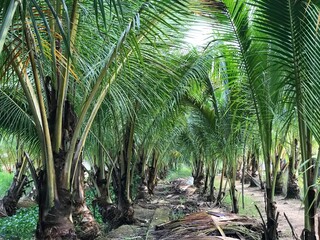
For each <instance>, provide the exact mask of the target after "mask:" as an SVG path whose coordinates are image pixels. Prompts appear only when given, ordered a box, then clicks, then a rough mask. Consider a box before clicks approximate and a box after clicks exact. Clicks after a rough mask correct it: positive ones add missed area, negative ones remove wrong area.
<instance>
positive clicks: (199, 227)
mask: <svg viewBox="0 0 320 240" xmlns="http://www.w3.org/2000/svg"><path fill="white" fill-rule="evenodd" d="M261 231H262V229H261V226H260V224H259V222H258V221H257V220H255V219H251V218H249V217H246V216H239V215H236V214H231V213H221V212H214V211H208V212H197V213H193V214H190V215H188V216H186V217H184V218H183V219H179V220H175V221H171V222H168V223H164V224H161V225H158V226H156V227H155V231H154V232H153V235H154V236H155V238H156V239H247V240H250V239H252V240H254V239H260V238H261Z"/></svg>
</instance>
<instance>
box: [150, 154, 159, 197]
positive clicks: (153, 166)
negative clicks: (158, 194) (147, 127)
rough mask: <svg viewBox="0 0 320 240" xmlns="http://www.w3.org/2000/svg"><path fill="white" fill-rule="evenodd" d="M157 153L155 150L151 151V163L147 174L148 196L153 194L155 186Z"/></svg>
mask: <svg viewBox="0 0 320 240" xmlns="http://www.w3.org/2000/svg"><path fill="white" fill-rule="evenodd" d="M158 157H159V156H158V153H157V152H156V150H153V154H152V163H151V166H149V174H148V182H147V186H148V192H149V194H153V193H154V188H155V186H156V185H157V166H158Z"/></svg>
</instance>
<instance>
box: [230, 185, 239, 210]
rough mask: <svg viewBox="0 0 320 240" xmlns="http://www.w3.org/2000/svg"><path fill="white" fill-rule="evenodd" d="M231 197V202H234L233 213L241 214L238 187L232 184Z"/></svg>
mask: <svg viewBox="0 0 320 240" xmlns="http://www.w3.org/2000/svg"><path fill="white" fill-rule="evenodd" d="M230 196H231V202H232V213H236V214H237V213H239V203H238V198H237V196H236V186H235V185H234V184H232V186H230Z"/></svg>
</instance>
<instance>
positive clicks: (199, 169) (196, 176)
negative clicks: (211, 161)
mask: <svg viewBox="0 0 320 240" xmlns="http://www.w3.org/2000/svg"><path fill="white" fill-rule="evenodd" d="M192 175H193V185H194V186H195V187H197V188H200V187H201V185H202V184H203V182H202V180H203V178H204V174H203V161H202V159H201V157H200V158H199V159H198V160H197V161H196V166H195V169H194V172H193V174H192Z"/></svg>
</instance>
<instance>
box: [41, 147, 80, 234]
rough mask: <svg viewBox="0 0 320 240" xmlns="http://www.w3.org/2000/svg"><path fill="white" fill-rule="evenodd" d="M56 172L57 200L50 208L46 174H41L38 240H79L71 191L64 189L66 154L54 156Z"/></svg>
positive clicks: (42, 172)
mask: <svg viewBox="0 0 320 240" xmlns="http://www.w3.org/2000/svg"><path fill="white" fill-rule="evenodd" d="M54 160H55V163H56V164H55V170H56V187H57V193H56V196H57V197H56V198H57V199H56V200H55V202H54V205H53V206H52V207H50V206H49V205H48V204H47V188H48V187H51V186H49V185H47V180H46V177H47V176H46V174H45V172H44V171H41V172H40V173H39V177H38V179H39V181H38V189H39V222H38V225H37V230H36V238H37V239H78V238H77V235H76V233H75V228H74V224H73V221H72V201H71V199H72V196H71V193H70V191H68V190H66V189H64V188H63V187H62V186H63V180H62V176H61V169H62V167H63V163H64V160H65V154H63V153H61V154H60V155H55V156H54Z"/></svg>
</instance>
